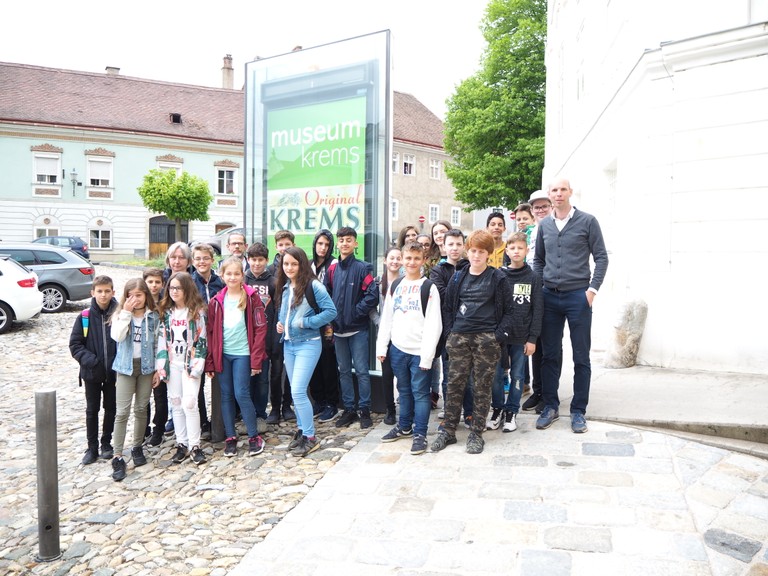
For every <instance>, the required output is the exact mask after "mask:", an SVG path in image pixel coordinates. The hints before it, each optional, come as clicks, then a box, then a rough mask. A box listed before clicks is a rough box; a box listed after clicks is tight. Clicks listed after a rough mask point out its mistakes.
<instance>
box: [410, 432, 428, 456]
mask: <svg viewBox="0 0 768 576" xmlns="http://www.w3.org/2000/svg"><path fill="white" fill-rule="evenodd" d="M426 451H427V437H426V436H424V435H423V434H414V435H413V443H412V444H411V454H413V455H414V456H416V455H418V454H424V452H426Z"/></svg>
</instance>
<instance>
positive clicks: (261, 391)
mask: <svg viewBox="0 0 768 576" xmlns="http://www.w3.org/2000/svg"><path fill="white" fill-rule="evenodd" d="M251 401H252V402H253V407H254V409H255V410H256V417H258V418H264V419H266V418H267V402H269V358H267V359H266V360H264V362H262V363H261V374H254V375H253V376H251Z"/></svg>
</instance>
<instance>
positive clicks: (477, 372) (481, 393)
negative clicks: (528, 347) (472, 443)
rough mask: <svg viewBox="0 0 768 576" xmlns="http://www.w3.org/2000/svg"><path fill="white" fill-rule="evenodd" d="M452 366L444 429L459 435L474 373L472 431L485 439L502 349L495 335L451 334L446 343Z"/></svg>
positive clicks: (490, 333) (449, 376) (449, 375)
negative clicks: (458, 429)
mask: <svg viewBox="0 0 768 576" xmlns="http://www.w3.org/2000/svg"><path fill="white" fill-rule="evenodd" d="M446 347H447V350H448V357H449V358H450V359H451V364H450V368H449V373H448V393H447V394H448V396H447V398H446V399H445V421H444V422H443V428H444V429H445V431H446V432H448V434H451V435H452V436H455V435H456V427H457V426H458V424H459V419H460V418H461V405H462V402H463V400H464V389H465V388H466V386H467V382H469V374H470V372H472V370H473V369H474V382H475V389H474V408H473V410H472V431H473V432H474V433H475V434H478V435H482V434H483V432H485V419H486V416H487V415H488V409H489V408H490V406H491V387H492V385H493V375H494V373H495V370H496V363H497V361H498V359H499V346H498V344H496V339H495V338H494V336H493V332H483V333H480V334H456V333H454V334H451V335H450V336H449V337H448V342H447V343H446Z"/></svg>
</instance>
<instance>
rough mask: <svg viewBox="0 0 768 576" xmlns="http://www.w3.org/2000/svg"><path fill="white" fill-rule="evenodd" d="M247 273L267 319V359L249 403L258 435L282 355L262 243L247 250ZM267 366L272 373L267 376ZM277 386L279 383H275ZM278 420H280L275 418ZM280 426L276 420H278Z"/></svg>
mask: <svg viewBox="0 0 768 576" xmlns="http://www.w3.org/2000/svg"><path fill="white" fill-rule="evenodd" d="M246 256H247V257H248V270H247V271H246V273H245V283H246V284H247V285H248V286H251V287H253V288H254V289H255V290H256V293H257V294H258V295H259V297H260V298H261V301H262V303H263V304H264V311H265V312H266V316H267V336H266V341H265V349H266V352H267V358H266V360H264V361H263V362H262V364H261V372H260V373H259V374H255V375H253V376H251V400H252V401H253V406H254V408H256V425H257V428H258V431H259V434H262V433H264V432H266V428H267V426H266V425H267V422H268V420H267V401H268V400H269V391H270V379H271V378H272V373H276V374H277V376H280V375H281V373H282V365H283V355H282V347H281V346H280V342H279V340H280V339H279V338H278V337H277V331H276V328H275V326H276V323H277V315H276V314H275V304H274V302H273V299H274V297H275V277H274V276H272V274H270V273H269V270H267V263H268V262H269V248H267V246H266V245H265V244H262V243H261V242H256V243H254V244H251V245H250V246H248V250H246ZM270 364H271V367H272V373H270ZM277 384H278V385H279V381H278V382H277ZM278 418H279V417H278ZM278 422H279V420H278Z"/></svg>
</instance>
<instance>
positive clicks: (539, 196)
mask: <svg viewBox="0 0 768 576" xmlns="http://www.w3.org/2000/svg"><path fill="white" fill-rule="evenodd" d="M536 200H549V194H547V193H546V192H544V190H536V192H534V193H533V194H531V197H530V198H529V199H528V202H529V203H530V204H533V203H534V202H535V201H536Z"/></svg>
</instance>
